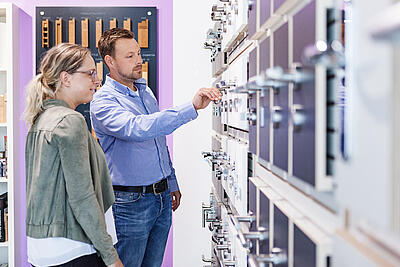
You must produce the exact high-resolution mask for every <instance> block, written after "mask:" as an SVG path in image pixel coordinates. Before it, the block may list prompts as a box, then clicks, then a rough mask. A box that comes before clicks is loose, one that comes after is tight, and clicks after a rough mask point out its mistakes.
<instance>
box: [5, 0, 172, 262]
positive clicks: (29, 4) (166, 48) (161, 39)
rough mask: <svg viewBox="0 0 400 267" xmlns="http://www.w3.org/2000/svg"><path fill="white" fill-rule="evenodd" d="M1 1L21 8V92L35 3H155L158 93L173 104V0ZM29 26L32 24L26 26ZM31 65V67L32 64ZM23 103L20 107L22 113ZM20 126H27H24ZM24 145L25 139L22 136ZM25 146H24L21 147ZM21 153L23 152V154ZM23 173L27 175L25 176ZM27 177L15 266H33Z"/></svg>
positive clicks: (164, 103)
mask: <svg viewBox="0 0 400 267" xmlns="http://www.w3.org/2000/svg"><path fill="white" fill-rule="evenodd" d="M0 2H11V3H13V4H15V5H17V6H18V7H19V8H21V11H20V16H21V18H20V23H21V25H20V26H22V25H24V27H23V28H22V27H21V29H22V30H21V32H20V33H19V36H20V40H21V42H20V48H19V51H20V71H21V78H20V92H23V91H24V87H25V86H26V84H27V83H28V82H29V80H30V79H31V78H32V77H33V73H34V72H35V71H34V70H35V66H34V50H35V47H34V42H35V40H34V38H35V34H34V31H35V29H34V25H35V7H36V6H155V7H157V9H158V84H157V87H158V90H159V92H158V95H159V102H160V109H165V108H168V107H171V106H172V105H173V69H172V68H173V62H172V60H173V54H172V53H173V47H172V45H173V41H172V35H173V17H172V16H173V0H163V1H157V0H136V1H132V0H130V1H128V0H113V1H109V0H96V1H94V0H68V1H66V0H64V1H60V0H58V1H54V0H8V1H7V0H0ZM27 25H29V26H30V27H29V26H27ZM29 66H30V67H29ZM22 111H23V106H22V107H21V108H20V112H21V114H22ZM21 129H22V130H23V129H24V128H23V127H22V126H21ZM20 142H22V143H23V144H24V143H25V140H24V138H23V140H22V139H21V140H20ZM167 143H168V146H169V148H170V154H171V157H172V155H173V153H172V149H173V139H172V135H170V136H168V137H167ZM21 147H22V148H21V149H23V147H24V145H22V146H21ZM23 154H24V153H22V154H21V155H23ZM19 162H20V163H21V173H24V169H25V166H24V158H21V159H20V160H19ZM23 176H24V175H23ZM24 182H25V177H20V180H19V182H18V183H16V185H17V186H18V188H15V195H16V207H15V209H16V217H15V218H16V221H15V231H16V234H15V238H16V240H15V244H16V245H15V247H16V248H15V258H16V262H15V266H18V267H23V266H30V265H28V264H27V261H26V259H27V256H26V235H25V184H24ZM172 231H173V228H171V231H170V235H169V239H168V242H167V248H166V251H165V256H164V262H163V265H162V267H172V266H173V243H172Z"/></svg>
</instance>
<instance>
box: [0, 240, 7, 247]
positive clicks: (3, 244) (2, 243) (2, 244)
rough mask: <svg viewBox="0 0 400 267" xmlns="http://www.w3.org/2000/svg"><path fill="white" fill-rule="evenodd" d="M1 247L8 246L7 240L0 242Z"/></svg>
mask: <svg viewBox="0 0 400 267" xmlns="http://www.w3.org/2000/svg"><path fill="white" fill-rule="evenodd" d="M1 247H8V241H7V242H0V248H1Z"/></svg>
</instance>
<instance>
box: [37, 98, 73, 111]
mask: <svg viewBox="0 0 400 267" xmlns="http://www.w3.org/2000/svg"><path fill="white" fill-rule="evenodd" d="M57 106H64V107H66V108H71V107H70V106H69V105H68V104H67V102H65V101H64V100H61V99H46V100H45V101H43V109H45V110H46V109H49V108H52V107H57Z"/></svg>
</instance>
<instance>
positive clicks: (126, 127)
mask: <svg viewBox="0 0 400 267" xmlns="http://www.w3.org/2000/svg"><path fill="white" fill-rule="evenodd" d="M90 113H91V120H92V125H93V127H94V129H95V130H96V131H101V132H102V133H104V134H106V135H110V136H113V137H115V138H118V139H122V140H125V141H136V142H142V141H146V140H150V139H154V138H156V137H159V136H166V135H169V134H170V133H172V132H173V131H174V130H176V129H177V128H178V127H180V126H181V125H183V124H185V123H187V122H189V121H191V120H193V119H195V118H197V112H196V110H195V109H194V107H193V104H192V103H186V104H183V105H181V106H178V107H174V108H169V109H165V110H163V111H160V112H155V113H152V114H140V115H136V114H134V113H133V112H131V111H130V110H128V109H126V108H124V107H123V106H121V105H120V104H119V103H118V101H117V99H115V98H112V97H107V96H105V97H103V96H102V97H99V98H97V99H95V100H94V101H92V102H91V104H90Z"/></svg>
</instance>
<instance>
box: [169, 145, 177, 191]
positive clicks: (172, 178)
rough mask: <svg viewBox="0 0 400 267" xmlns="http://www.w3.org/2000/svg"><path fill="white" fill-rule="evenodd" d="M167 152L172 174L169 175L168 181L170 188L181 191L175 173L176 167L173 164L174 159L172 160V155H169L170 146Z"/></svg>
mask: <svg viewBox="0 0 400 267" xmlns="http://www.w3.org/2000/svg"><path fill="white" fill-rule="evenodd" d="M167 154H168V160H169V166H170V168H171V174H170V175H169V176H168V179H167V182H168V188H169V189H170V191H171V193H172V192H175V191H179V185H178V180H177V179H176V175H175V168H174V167H173V166H172V161H171V156H170V155H169V150H168V146H167Z"/></svg>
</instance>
